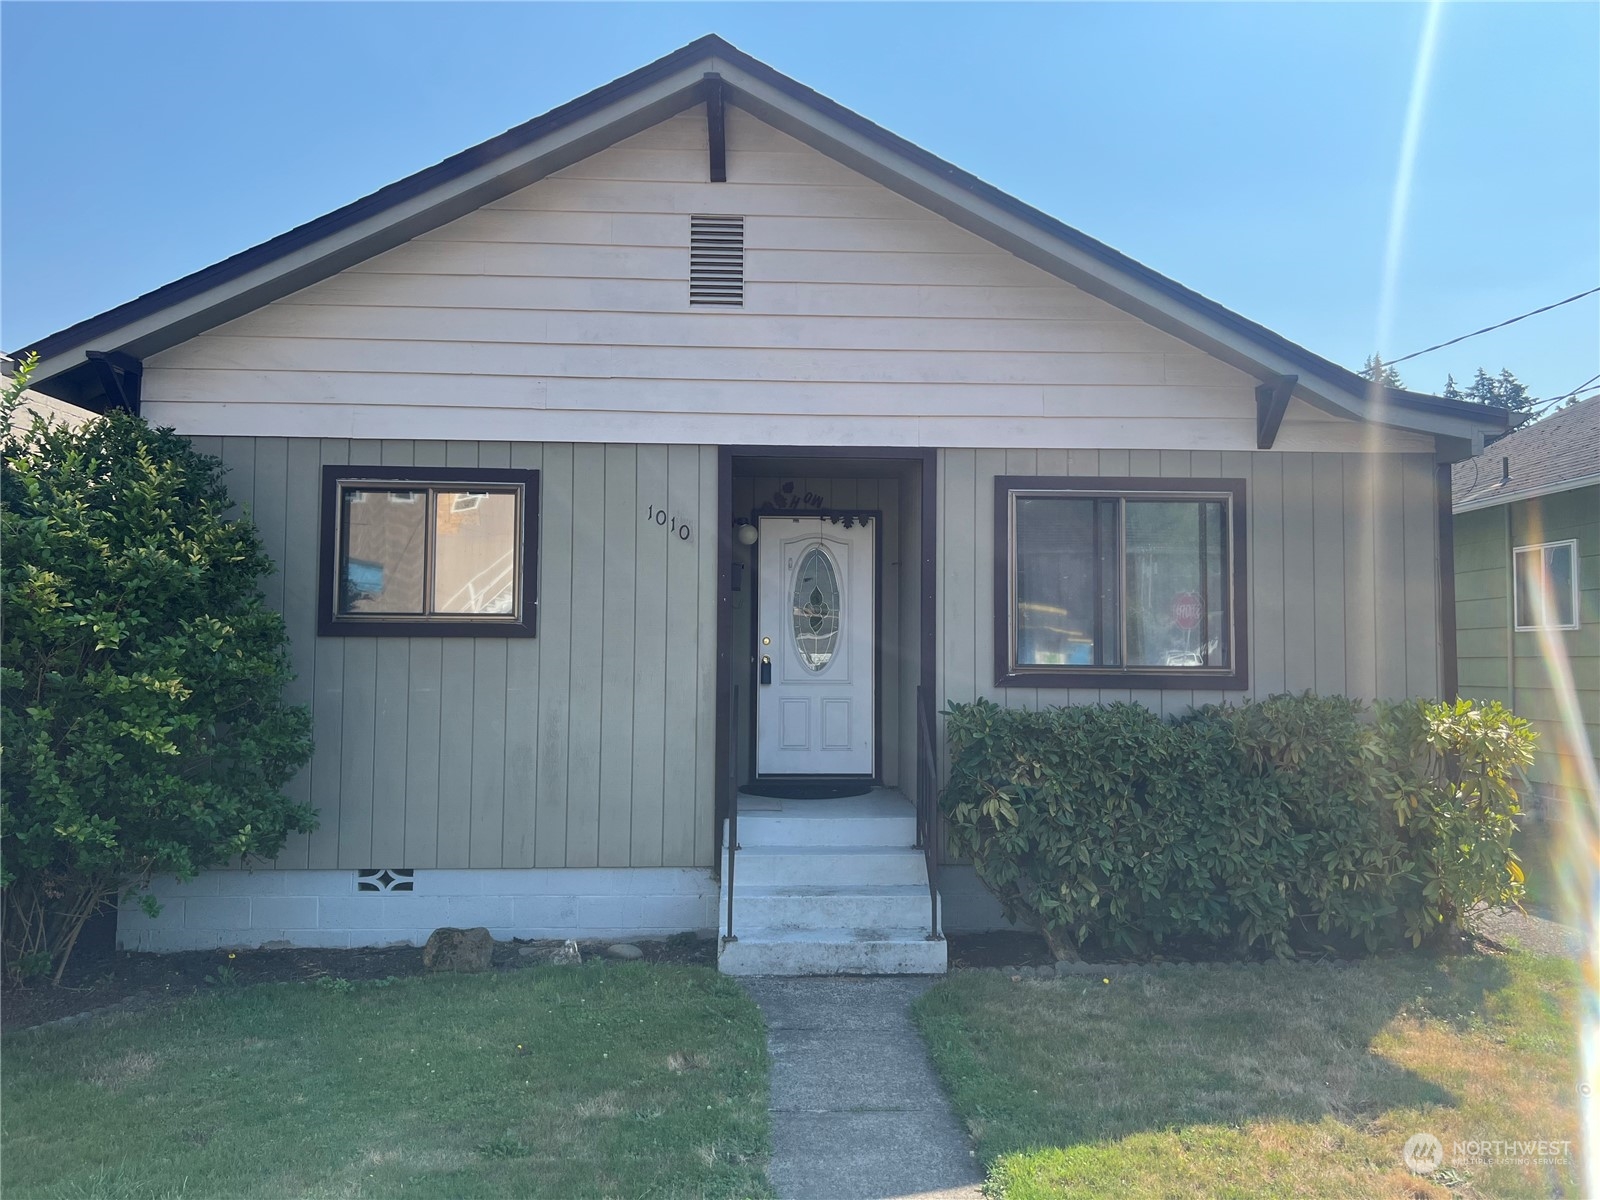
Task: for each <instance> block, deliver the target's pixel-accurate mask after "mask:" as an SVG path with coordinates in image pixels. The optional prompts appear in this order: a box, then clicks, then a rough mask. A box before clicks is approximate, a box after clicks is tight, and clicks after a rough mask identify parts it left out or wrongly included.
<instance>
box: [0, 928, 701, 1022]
mask: <svg viewBox="0 0 1600 1200" xmlns="http://www.w3.org/2000/svg"><path fill="white" fill-rule="evenodd" d="M613 944H614V943H613V942H611V941H580V942H579V943H578V948H579V950H580V951H581V952H582V954H583V957H584V960H585V961H588V960H590V959H603V960H605V961H612V960H610V959H608V958H607V957H606V954H605V951H606V948H607V947H608V946H610V945H613ZM630 944H631V945H635V946H637V947H638V948H639V949H640V950H641V951H642V952H643V960H642V961H644V962H665V963H693V964H699V965H703V966H709V965H714V964H715V963H716V961H717V951H716V942H715V941H714V940H712V939H710V938H699V937H696V936H694V935H693V934H680V935H677V936H675V937H671V938H667V939H665V940H664V941H647V940H640V941H634V942H632V943H630ZM561 945H562V943H561V942H559V941H532V940H529V941H523V940H517V941H511V942H497V943H496V944H495V952H494V967H495V969H496V970H500V971H514V970H519V969H521V968H524V967H530V966H536V965H538V964H539V963H542V962H544V961H546V960H547V959H548V958H549V957H550V955H551V954H552V953H553V952H554V951H556V950H558V949H559V948H560V947H561ZM219 972H220V974H219ZM420 974H422V949H421V947H419V946H390V947H383V948H374V949H355V950H232V951H230V950H195V951H186V952H183V953H178V954H135V953H132V952H130V951H125V950H117V949H115V948H113V947H112V946H111V945H109V944H105V943H103V942H99V941H95V942H91V943H90V944H89V945H85V946H82V947H80V949H79V950H78V952H77V953H76V954H74V955H73V959H72V962H71V963H70V964H69V966H68V971H67V976H66V978H65V979H63V980H62V983H61V986H60V987H52V986H51V985H50V984H49V983H48V982H35V983H33V984H31V985H30V986H28V987H12V986H7V987H6V988H5V990H4V992H3V993H0V1028H4V1029H7V1030H11V1029H23V1028H27V1027H28V1026H32V1025H42V1024H44V1023H46V1022H50V1021H59V1020H62V1019H64V1018H71V1017H75V1016H80V1015H87V1014H91V1013H95V1012H99V1011H102V1010H105V1011H108V1012H110V1011H127V1010H138V1009H145V1008H150V1007H152V1006H155V1005H160V1004H165V1003H170V1002H172V1001H174V1000H180V999H183V998H184V997H186V996H193V995H195V994H196V993H199V992H203V991H207V990H210V989H212V988H215V987H217V986H219V983H218V981H219V980H225V981H226V984H225V986H231V985H235V984H237V985H244V984H252V983H308V982H314V981H315V980H317V979H322V978H333V979H349V980H362V979H387V978H389V977H390V976H394V977H396V978H402V977H404V976H407V975H420Z"/></svg>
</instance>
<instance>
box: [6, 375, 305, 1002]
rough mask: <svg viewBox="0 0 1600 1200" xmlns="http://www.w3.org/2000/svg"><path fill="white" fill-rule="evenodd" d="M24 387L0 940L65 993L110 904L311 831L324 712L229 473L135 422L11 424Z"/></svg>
mask: <svg viewBox="0 0 1600 1200" xmlns="http://www.w3.org/2000/svg"><path fill="white" fill-rule="evenodd" d="M28 365H29V364H24V367H25V368H26V367H27V366H28ZM26 382H27V378H26V369H24V370H23V371H20V372H19V379H18V380H16V381H14V382H13V383H11V384H9V385H8V386H7V387H6V388H5V393H4V397H3V399H4V407H5V411H4V413H3V414H0V415H3V416H4V418H5V430H4V435H3V442H0V460H3V462H0V468H3V473H0V537H3V539H4V543H5V556H4V560H3V562H0V598H3V602H4V607H5V629H4V633H3V641H0V651H3V653H0V714H3V719H4V724H5V731H4V732H5V771H4V774H3V777H0V822H3V828H0V859H3V865H0V888H3V891H4V899H3V904H0V931H3V943H4V951H5V955H6V967H7V969H8V971H10V972H11V974H12V976H13V977H14V978H24V977H27V976H29V975H37V974H42V973H44V972H46V971H49V970H52V969H53V971H54V977H55V979H56V980H57V981H59V980H60V978H61V972H62V971H63V970H64V969H65V967H66V964H67V960H68V958H69V957H70V955H71V953H72V948H73V945H74V944H75V942H76V941H77V937H78V934H79V932H80V931H81V929H82V928H83V925H84V922H85V921H87V920H88V918H89V917H90V916H92V915H93V914H94V913H95V912H96V911H97V910H98V909H99V908H100V907H101V906H103V905H104V904H106V903H107V902H109V901H111V900H113V899H115V898H116V897H117V896H119V895H123V896H131V895H133V894H137V893H139V892H140V891H141V890H142V888H143V886H144V885H145V884H147V883H148V881H149V880H150V878H151V877H152V876H154V875H158V874H160V875H173V876H176V877H178V878H189V877H192V876H193V875H195V874H196V873H197V872H199V871H200V870H202V869H204V868H206V867H212V866H217V865H220V864H222V863H223V862H226V861H228V860H230V859H237V858H243V857H245V856H250V855H255V856H260V857H263V858H270V857H272V856H273V855H275V854H277V853H278V851H279V850H281V849H282V847H283V844H284V840H285V838H286V837H287V835H288V834H289V833H290V832H292V831H302V830H309V829H311V828H312V827H313V825H314V823H315V817H314V812H313V810H312V809H311V807H310V806H309V805H305V804H299V803H295V802H293V801H291V800H289V799H287V798H286V797H285V796H284V795H283V793H282V790H281V789H282V788H283V786H284V785H285V784H286V783H287V782H288V781H289V779H290V778H291V777H292V776H293V775H294V774H295V772H296V771H297V770H298V769H299V768H300V767H301V766H302V765H303V764H304V763H305V762H306V761H307V759H308V758H309V757H310V753H311V740H310V720H309V717H308V715H307V713H306V711H305V709H304V708H299V707H291V706H287V705H285V704H284V703H283V701H282V691H283V686H284V684H285V683H286V682H287V681H288V680H289V678H290V672H289V663H288V653H287V636H286V634H285V630H284V625H283V618H282V617H281V616H279V615H278V614H277V613H275V612H273V611H271V610H270V609H268V608H267V607H266V606H265V604H264V602H263V600H262V597H261V593H260V589H259V584H258V581H259V580H260V578H261V576H262V575H263V574H264V573H266V572H267V571H269V570H270V569H271V567H272V564H271V561H270V559H268V557H267V556H266V554H265V553H264V552H263V550H262V546H261V542H260V539H259V538H258V536H257V534H256V531H255V528H254V526H253V525H251V523H250V522H249V521H248V520H244V519H239V518H233V517H229V516H228V515H226V514H227V512H228V510H229V508H230V502H229V499H228V495H227V490H226V488H225V487H224V485H223V482H222V475H223V470H224V468H223V466H222V464H221V463H220V462H219V461H218V460H216V459H214V458H210V457H208V456H206V455H202V454H200V453H198V452H197V451H196V450H195V449H194V448H193V447H192V446H191V445H190V444H189V443H188V442H187V441H186V440H184V439H183V438H181V437H179V436H178V435H177V434H175V433H174V432H173V431H172V430H170V429H152V428H150V426H148V425H147V424H146V423H145V422H144V421H142V420H140V419H139V418H137V417H134V416H131V415H129V414H127V413H112V414H110V415H108V416H105V417H101V418H97V419H95V420H92V421H89V422H88V423H86V424H84V425H83V426H81V427H80V428H77V429H72V428H68V427H66V426H64V425H61V424H56V425H50V424H47V423H46V422H45V421H44V420H43V419H42V418H38V417H36V418H34V419H33V420H32V422H31V423H29V424H27V425H22V424H21V423H20V422H16V423H15V424H14V423H13V421H12V418H13V416H14V414H15V409H16V397H17V396H19V395H20V393H21V391H22V389H23V388H24V387H25V386H26ZM142 900H143V903H144V904H145V905H146V907H147V909H149V910H150V911H151V912H152V913H154V911H156V908H155V905H154V901H153V899H152V898H151V897H149V896H148V895H144V896H143V898H142Z"/></svg>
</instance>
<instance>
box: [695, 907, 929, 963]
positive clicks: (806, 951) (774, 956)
mask: <svg viewBox="0 0 1600 1200" xmlns="http://www.w3.org/2000/svg"><path fill="white" fill-rule="evenodd" d="M735 903H737V902H735ZM737 911H738V910H737V908H736V909H735V912H737ZM735 919H737V918H735ZM947 963H948V956H947V954H946V950H945V943H944V942H943V941H937V942H934V941H929V940H928V930H927V926H923V927H922V928H921V929H920V930H917V929H791V930H784V931H781V932H777V931H769V930H748V931H746V932H744V933H741V934H740V935H739V937H738V940H737V941H732V942H726V941H725V942H723V943H722V949H721V951H720V953H719V954H718V956H717V968H718V969H719V970H720V971H721V972H722V973H723V974H724V975H942V974H944V972H945V967H946V965H947Z"/></svg>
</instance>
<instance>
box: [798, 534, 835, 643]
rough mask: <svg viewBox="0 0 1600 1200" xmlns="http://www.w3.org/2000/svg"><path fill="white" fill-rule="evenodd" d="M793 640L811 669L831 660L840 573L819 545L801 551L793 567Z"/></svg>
mask: <svg viewBox="0 0 1600 1200" xmlns="http://www.w3.org/2000/svg"><path fill="white" fill-rule="evenodd" d="M794 644H795V649H796V650H797V651H798V652H799V654H800V661H801V662H803V663H804V664H805V665H806V667H807V668H808V669H809V670H812V671H820V670H822V669H823V668H824V667H826V666H827V665H828V664H829V663H830V662H832V661H833V656H834V652H835V651H836V650H837V649H838V648H839V575H838V573H837V572H836V571H835V570H834V568H833V560H832V559H830V558H829V557H828V554H827V551H825V550H823V548H822V547H821V546H813V547H811V549H809V550H807V551H806V552H805V553H804V554H802V555H801V556H800V565H799V566H798V567H797V568H796V569H795V573H794Z"/></svg>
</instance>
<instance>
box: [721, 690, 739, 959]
mask: <svg viewBox="0 0 1600 1200" xmlns="http://www.w3.org/2000/svg"><path fill="white" fill-rule="evenodd" d="M723 842H724V848H725V849H726V850H727V853H728V932H727V933H726V934H725V935H724V936H723V940H724V941H726V942H737V941H738V940H739V939H738V938H736V937H734V936H733V856H734V853H735V852H736V851H737V850H738V849H739V689H738V688H737V687H735V688H734V689H733V703H732V704H730V705H729V706H728V832H727V836H726V837H725V838H724V839H723Z"/></svg>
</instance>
